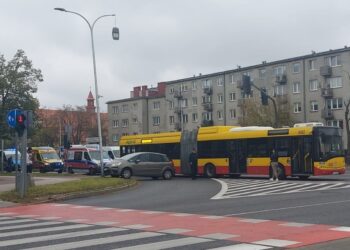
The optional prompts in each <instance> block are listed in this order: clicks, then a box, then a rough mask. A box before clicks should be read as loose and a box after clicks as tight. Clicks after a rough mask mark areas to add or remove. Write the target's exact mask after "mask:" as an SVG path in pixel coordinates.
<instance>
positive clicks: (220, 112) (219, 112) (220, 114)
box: [217, 110, 224, 120]
mask: <svg viewBox="0 0 350 250" xmlns="http://www.w3.org/2000/svg"><path fill="white" fill-rule="evenodd" d="M217 114H218V120H223V119H224V112H222V111H221V110H219V111H218V113H217Z"/></svg>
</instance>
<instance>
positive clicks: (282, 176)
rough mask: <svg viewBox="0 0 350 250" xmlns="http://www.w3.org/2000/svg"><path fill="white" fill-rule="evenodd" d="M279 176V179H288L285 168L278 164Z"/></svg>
mask: <svg viewBox="0 0 350 250" xmlns="http://www.w3.org/2000/svg"><path fill="white" fill-rule="evenodd" d="M277 175H278V179H280V180H284V179H286V172H285V171H284V167H283V166H282V165H281V164H278V167H277Z"/></svg>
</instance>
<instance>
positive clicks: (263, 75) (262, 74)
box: [259, 69, 266, 78]
mask: <svg viewBox="0 0 350 250" xmlns="http://www.w3.org/2000/svg"><path fill="white" fill-rule="evenodd" d="M265 75H266V69H259V78H265Z"/></svg>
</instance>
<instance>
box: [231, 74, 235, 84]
mask: <svg viewBox="0 0 350 250" xmlns="http://www.w3.org/2000/svg"><path fill="white" fill-rule="evenodd" d="M230 83H231V84H234V83H235V76H234V75H233V74H232V75H230Z"/></svg>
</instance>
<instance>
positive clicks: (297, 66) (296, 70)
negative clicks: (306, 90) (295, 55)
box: [292, 63, 300, 74]
mask: <svg viewBox="0 0 350 250" xmlns="http://www.w3.org/2000/svg"><path fill="white" fill-rule="evenodd" d="M292 72H293V73H295V74H296V73H300V63H293V68H292Z"/></svg>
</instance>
